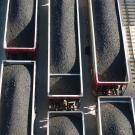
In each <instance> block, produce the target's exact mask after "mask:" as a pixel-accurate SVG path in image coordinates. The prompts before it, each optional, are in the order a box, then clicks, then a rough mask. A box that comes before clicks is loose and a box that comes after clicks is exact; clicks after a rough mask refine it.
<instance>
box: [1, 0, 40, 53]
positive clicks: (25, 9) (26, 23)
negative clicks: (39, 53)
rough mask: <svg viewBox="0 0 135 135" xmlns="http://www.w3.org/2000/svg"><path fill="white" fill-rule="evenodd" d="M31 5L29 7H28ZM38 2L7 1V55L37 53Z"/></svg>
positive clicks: (4, 47)
mask: <svg viewBox="0 0 135 135" xmlns="http://www.w3.org/2000/svg"><path fill="white" fill-rule="evenodd" d="M27 4H29V5H27ZM37 15H38V0H33V1H32V2H31V1H29V2H28V1H24V3H21V2H19V1H12V0H8V1H7V11H6V21H5V30H4V40H3V49H4V50H5V52H6V53H7V54H10V53H11V54H20V53H35V50H36V47H37Z"/></svg>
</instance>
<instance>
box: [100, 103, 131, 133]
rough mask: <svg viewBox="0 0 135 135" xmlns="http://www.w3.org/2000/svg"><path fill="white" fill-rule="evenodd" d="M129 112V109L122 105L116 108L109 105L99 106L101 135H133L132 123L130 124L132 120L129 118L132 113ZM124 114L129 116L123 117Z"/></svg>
mask: <svg viewBox="0 0 135 135" xmlns="http://www.w3.org/2000/svg"><path fill="white" fill-rule="evenodd" d="M119 106H121V107H119ZM128 106H129V105H128ZM120 108H122V109H120ZM129 110H130V109H129V107H127V105H124V104H123V105H122V104H119V105H118V106H117V105H115V104H110V103H104V104H101V120H102V131H103V135H134V133H133V130H132V124H133V123H131V122H132V120H131V118H130V116H131V114H132V113H130V112H129ZM126 113H128V115H130V116H128V115H125V114H126ZM133 125H134V124H133Z"/></svg>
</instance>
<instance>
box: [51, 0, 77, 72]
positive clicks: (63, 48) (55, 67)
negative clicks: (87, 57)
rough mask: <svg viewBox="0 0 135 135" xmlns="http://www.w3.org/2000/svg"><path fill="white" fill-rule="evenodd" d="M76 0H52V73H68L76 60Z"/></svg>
mask: <svg viewBox="0 0 135 135" xmlns="http://www.w3.org/2000/svg"><path fill="white" fill-rule="evenodd" d="M75 16H76V12H75V0H55V1H53V0H51V24H50V26H51V60H50V64H51V66H50V70H51V71H50V72H51V73H68V72H70V71H71V70H72V68H73V67H74V64H75V62H76V44H77V41H76V32H75V29H76V24H75V19H76V18H75Z"/></svg>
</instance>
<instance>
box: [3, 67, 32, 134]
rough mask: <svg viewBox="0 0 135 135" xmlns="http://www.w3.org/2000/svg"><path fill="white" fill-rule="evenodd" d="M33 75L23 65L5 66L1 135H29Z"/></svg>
mask: <svg viewBox="0 0 135 135" xmlns="http://www.w3.org/2000/svg"><path fill="white" fill-rule="evenodd" d="M30 89H31V77H30V73H29V71H28V69H27V68H26V67H25V66H23V65H10V66H6V67H4V70H3V81H2V99H1V102H2V104H1V105H2V110H0V111H1V121H2V122H1V123H2V125H1V128H0V129H1V130H0V134H1V135H28V114H29V102H30Z"/></svg>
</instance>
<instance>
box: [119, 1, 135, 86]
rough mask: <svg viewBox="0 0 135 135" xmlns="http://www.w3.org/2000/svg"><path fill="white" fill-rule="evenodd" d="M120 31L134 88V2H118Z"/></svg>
mask: <svg viewBox="0 0 135 135" xmlns="http://www.w3.org/2000/svg"><path fill="white" fill-rule="evenodd" d="M120 7H121V17H122V18H121V19H122V29H123V32H124V36H125V38H124V42H125V45H126V50H127V52H126V53H127V58H128V64H129V72H130V81H131V84H132V89H134V88H135V0H120Z"/></svg>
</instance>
